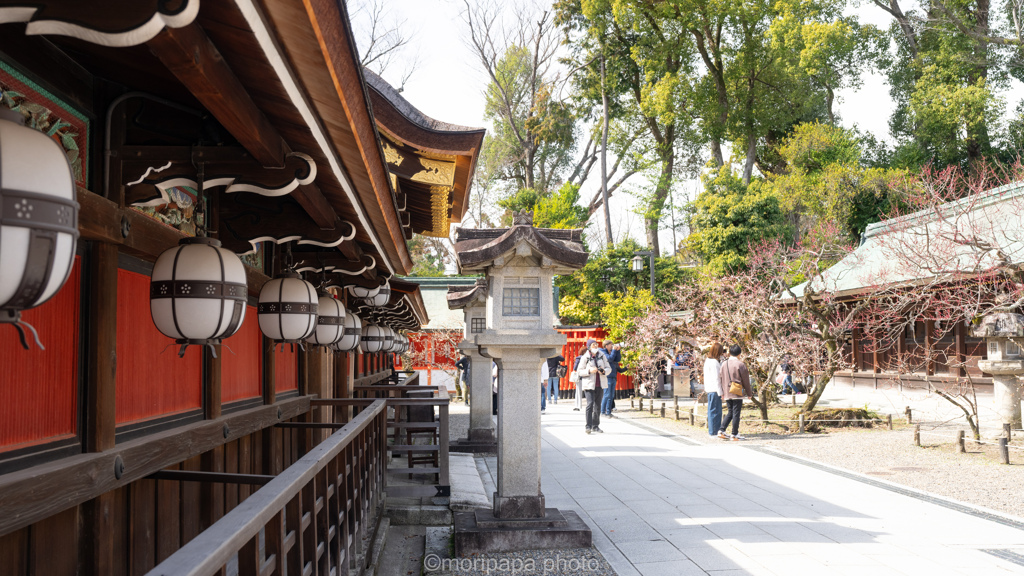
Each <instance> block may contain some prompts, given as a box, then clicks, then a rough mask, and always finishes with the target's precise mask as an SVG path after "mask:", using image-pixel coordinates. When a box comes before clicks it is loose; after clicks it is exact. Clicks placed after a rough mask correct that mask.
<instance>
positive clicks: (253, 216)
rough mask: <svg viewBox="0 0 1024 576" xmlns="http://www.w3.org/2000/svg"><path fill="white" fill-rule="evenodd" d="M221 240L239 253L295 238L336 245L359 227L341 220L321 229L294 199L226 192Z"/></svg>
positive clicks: (302, 243)
mask: <svg viewBox="0 0 1024 576" xmlns="http://www.w3.org/2000/svg"><path fill="white" fill-rule="evenodd" d="M219 214H220V224H219V227H218V228H219V232H220V240H221V242H223V243H224V247H225V248H227V249H228V250H233V251H235V252H237V253H239V254H248V253H251V252H254V251H255V250H256V245H257V244H258V243H260V242H274V243H275V244H281V243H283V242H295V243H297V244H298V245H299V246H319V247H323V248H333V247H336V246H338V245H339V244H341V243H342V242H345V241H348V240H352V239H353V238H355V235H356V228H355V226H353V225H352V224H351V223H349V222H346V221H344V220H338V221H336V223H335V227H334V229H333V230H321V229H320V228H318V227H317V226H316V224H314V223H313V221H312V220H310V218H309V215H308V214H306V212H305V211H304V210H303V209H302V207H301V206H299V205H298V203H296V202H295V201H294V200H292V199H291V198H287V197H279V198H274V197H270V198H265V197H254V196H247V195H238V194H232V195H225V196H224V197H222V198H221V199H220V206H219Z"/></svg>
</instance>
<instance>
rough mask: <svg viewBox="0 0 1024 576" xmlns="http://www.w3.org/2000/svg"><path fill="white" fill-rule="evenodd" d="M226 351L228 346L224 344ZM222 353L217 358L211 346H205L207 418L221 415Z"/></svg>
mask: <svg viewBox="0 0 1024 576" xmlns="http://www.w3.org/2000/svg"><path fill="white" fill-rule="evenodd" d="M226 351H227V348H224V347H223V346H222V347H221V353H223V352H226ZM221 353H219V354H217V357H216V358H215V357H214V356H213V354H211V353H210V349H209V348H207V347H205V346H204V347H203V367H204V372H205V374H204V375H203V376H204V378H203V380H204V386H203V413H204V414H205V416H206V419H207V420H214V419H216V418H220V415H221V373H220V372H221V355H222V354H221ZM229 354H230V352H229Z"/></svg>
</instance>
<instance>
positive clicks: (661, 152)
mask: <svg viewBox="0 0 1024 576" xmlns="http://www.w3.org/2000/svg"><path fill="white" fill-rule="evenodd" d="M668 4H669V3H660V4H659V3H648V2H642V1H633V0H587V1H580V0H559V1H558V2H556V3H555V11H556V22H558V23H559V24H560V25H561V26H562V28H563V30H564V31H565V34H566V37H567V39H568V40H567V43H568V44H569V46H570V53H571V56H572V58H571V63H572V64H573V65H574V66H575V67H577V68H579V69H580V70H582V71H583V72H585V73H581V74H580V76H579V82H578V84H577V85H578V87H579V88H580V89H581V91H582V92H583V93H584V94H585V95H586V96H587V97H589V98H590V99H591V100H592V101H601V99H602V96H606V97H607V98H608V99H609V101H610V103H609V107H610V108H611V109H613V110H614V111H615V113H616V114H617V115H618V116H619V117H628V118H632V119H633V120H628V121H627V122H629V123H631V124H633V125H636V126H639V127H642V128H643V139H644V140H646V141H647V142H649V144H648V146H649V148H650V149H651V150H652V152H653V154H652V157H653V158H655V159H656V160H655V162H653V163H651V164H649V166H650V168H651V173H650V174H649V176H648V177H649V179H650V180H651V181H652V182H654V186H653V190H652V192H651V193H650V194H648V195H645V197H644V198H643V200H644V202H643V204H644V205H643V207H642V209H641V214H642V215H643V217H644V223H645V231H646V236H647V245H648V246H650V247H651V248H652V249H653V250H654V251H655V252H658V253H660V245H659V241H658V228H659V224H660V222H661V218H662V212H663V210H664V208H665V202H666V200H667V199H668V196H669V191H670V189H671V187H672V185H673V183H674V182H675V180H676V178H677V176H678V172H679V171H680V167H679V160H680V151H681V150H682V149H685V148H686V147H687V146H689V147H691V148H694V147H696V146H699V145H700V142H701V140H700V134H699V132H698V131H697V130H696V126H697V118H696V115H695V113H694V111H693V110H692V108H693V103H694V93H693V89H694V86H693V84H692V81H691V79H692V78H694V74H693V68H692V65H693V63H694V57H693V55H694V54H695V52H694V45H693V40H692V38H691V37H690V36H689V35H688V34H686V32H685V30H683V29H681V28H680V27H679V23H678V22H677V21H675V20H673V19H671V18H669V17H668V16H670V15H671V11H669V12H666V11H665V7H666V6H667V5H668ZM602 64H603V66H604V74H602V70H601V67H602Z"/></svg>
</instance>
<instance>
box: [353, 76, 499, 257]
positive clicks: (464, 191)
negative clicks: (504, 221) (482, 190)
mask: <svg viewBox="0 0 1024 576" xmlns="http://www.w3.org/2000/svg"><path fill="white" fill-rule="evenodd" d="M363 75H364V76H365V78H366V84H367V87H368V90H367V92H368V94H369V96H370V102H371V104H372V106H373V116H374V120H375V121H376V124H377V129H378V131H379V132H380V135H381V148H382V151H383V153H384V158H385V161H386V162H387V167H388V170H389V171H390V172H391V178H392V180H391V182H392V185H393V186H394V187H395V190H396V192H397V193H398V195H399V202H398V207H399V209H400V210H401V211H403V212H405V213H406V215H407V218H408V219H407V221H406V222H405V224H406V226H407V227H408V230H409V231H410V232H415V233H418V234H424V235H427V236H435V237H442V238H447V237H448V233H449V224H450V223H452V222H455V223H458V222H462V217H463V215H465V213H466V210H468V208H469V191H470V186H471V184H472V181H473V174H474V172H475V169H476V160H477V157H478V156H479V154H480V148H481V146H482V145H483V140H484V134H485V132H486V131H485V130H484V129H483V128H470V127H466V126H458V125H455V124H449V123H447V122H441V121H440V120H435V119H433V118H431V117H429V116H427V115H426V114H424V113H422V112H420V111H419V110H417V109H416V108H415V107H414V106H413V105H412V104H410V103H409V101H408V100H406V99H405V98H403V97H402V96H401V94H399V93H398V90H396V89H395V88H394V87H392V86H391V85H390V84H388V83H387V82H385V81H384V79H382V78H381V77H380V76H378V75H376V74H374V73H373V72H372V71H370V70H368V69H365V68H364V69H363Z"/></svg>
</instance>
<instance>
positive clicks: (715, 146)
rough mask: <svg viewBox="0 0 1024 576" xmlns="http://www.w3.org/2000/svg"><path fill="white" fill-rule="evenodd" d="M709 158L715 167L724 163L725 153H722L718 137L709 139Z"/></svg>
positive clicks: (719, 166)
mask: <svg viewBox="0 0 1024 576" xmlns="http://www.w3.org/2000/svg"><path fill="white" fill-rule="evenodd" d="M711 160H712V161H713V162H714V163H715V168H721V167H722V165H723V164H725V155H724V154H722V141H721V139H719V138H712V139H711Z"/></svg>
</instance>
